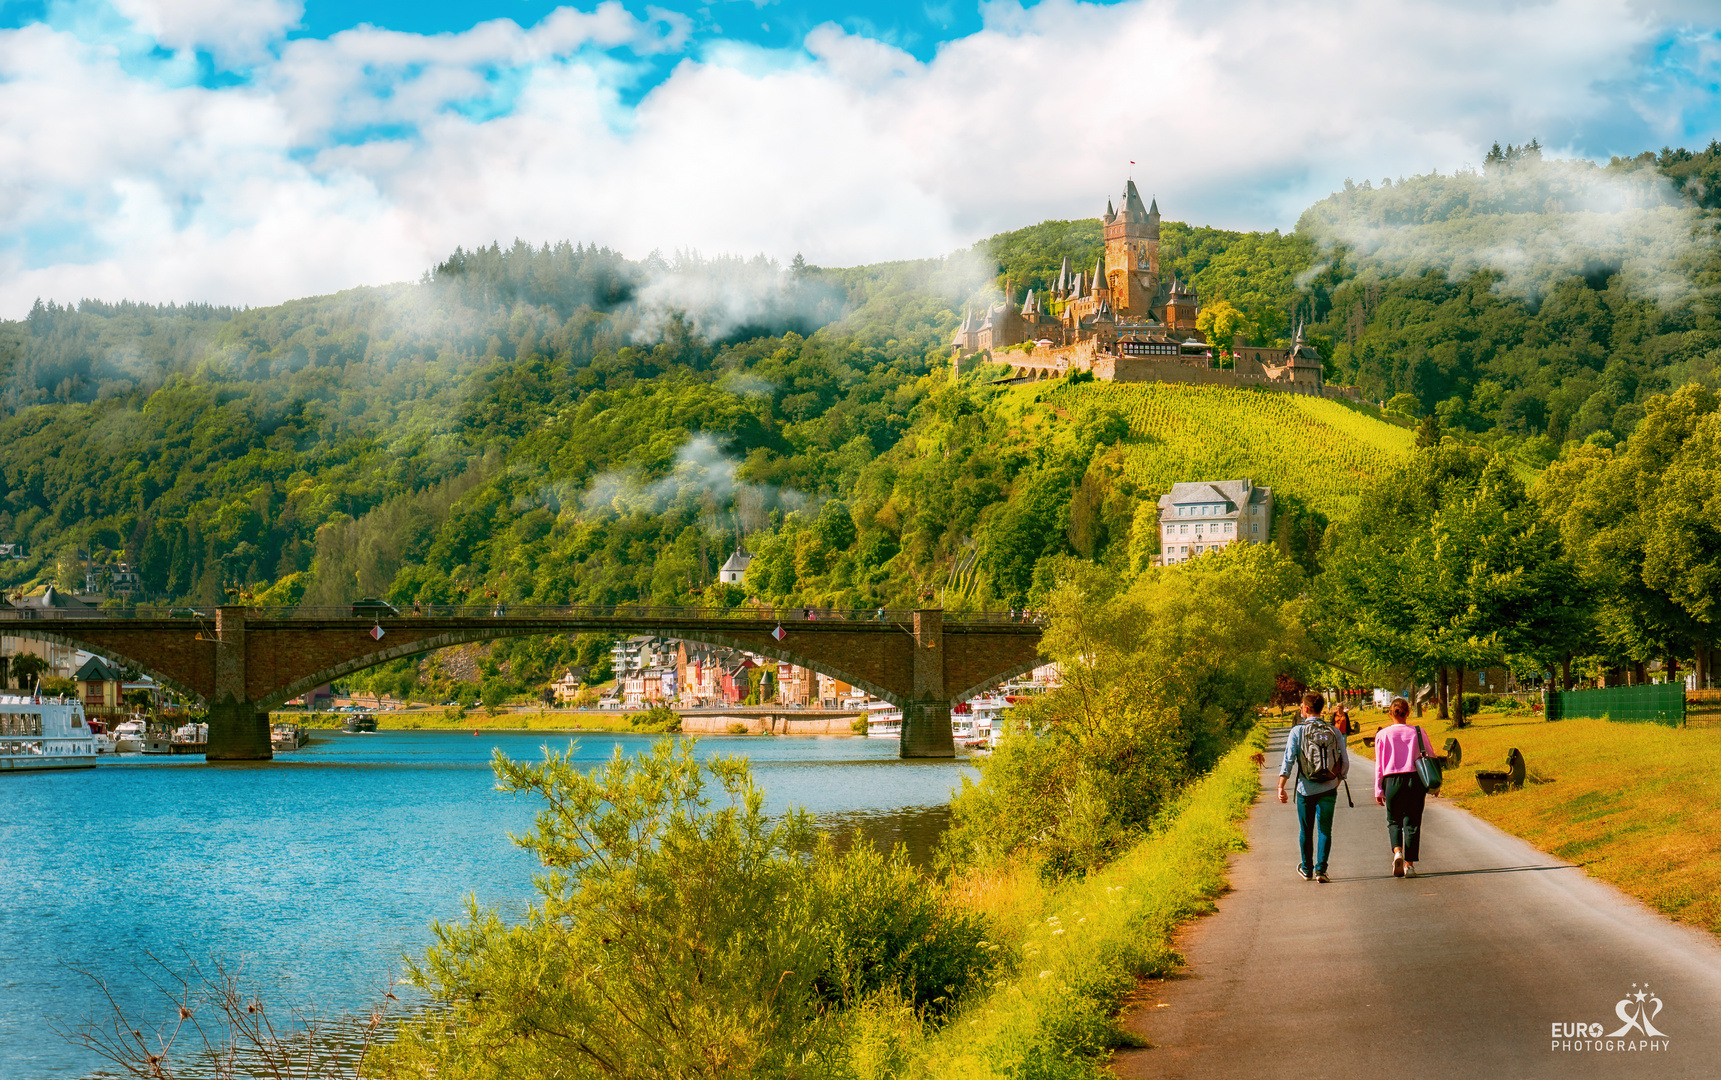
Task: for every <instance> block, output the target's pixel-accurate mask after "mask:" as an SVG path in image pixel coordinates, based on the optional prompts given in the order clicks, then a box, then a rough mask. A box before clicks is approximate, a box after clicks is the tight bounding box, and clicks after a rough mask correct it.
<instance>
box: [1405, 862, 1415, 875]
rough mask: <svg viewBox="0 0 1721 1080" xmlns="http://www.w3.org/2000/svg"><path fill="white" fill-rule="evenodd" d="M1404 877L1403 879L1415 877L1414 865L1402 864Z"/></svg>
mask: <svg viewBox="0 0 1721 1080" xmlns="http://www.w3.org/2000/svg"><path fill="white" fill-rule="evenodd" d="M1404 876H1405V877H1415V876H1416V864H1415V863H1405V864H1404Z"/></svg>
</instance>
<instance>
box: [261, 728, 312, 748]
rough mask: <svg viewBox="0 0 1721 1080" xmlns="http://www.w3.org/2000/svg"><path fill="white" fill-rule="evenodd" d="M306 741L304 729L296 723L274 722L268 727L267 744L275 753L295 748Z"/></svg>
mask: <svg viewBox="0 0 1721 1080" xmlns="http://www.w3.org/2000/svg"><path fill="white" fill-rule="evenodd" d="M308 741H309V739H308V737H307V736H306V735H305V729H304V728H302V727H300V726H299V725H298V724H275V725H274V726H272V727H270V728H269V745H270V746H271V747H272V748H273V749H274V751H275V752H276V753H277V754H279V753H281V752H283V751H286V750H297V749H298V748H299V747H301V746H304V745H305V743H306V742H308Z"/></svg>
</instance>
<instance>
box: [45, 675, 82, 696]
mask: <svg viewBox="0 0 1721 1080" xmlns="http://www.w3.org/2000/svg"><path fill="white" fill-rule="evenodd" d="M42 693H43V694H44V695H45V696H47V697H76V696H77V694H78V684H77V682H76V681H75V680H72V679H68V678H65V677H64V676H60V675H48V676H45V677H44V678H43V679H42Z"/></svg>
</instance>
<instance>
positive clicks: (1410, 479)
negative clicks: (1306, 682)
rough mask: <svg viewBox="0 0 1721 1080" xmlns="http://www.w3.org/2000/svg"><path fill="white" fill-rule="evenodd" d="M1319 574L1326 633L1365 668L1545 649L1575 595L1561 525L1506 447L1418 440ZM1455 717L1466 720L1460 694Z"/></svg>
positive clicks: (1451, 664) (1563, 630)
mask: <svg viewBox="0 0 1721 1080" xmlns="http://www.w3.org/2000/svg"><path fill="white" fill-rule="evenodd" d="M1338 533H1339V535H1338V537H1337V540H1336V542H1335V544H1334V545H1333V547H1332V554H1331V556H1330V558H1329V560H1328V562H1327V566H1326V573H1324V574H1322V575H1321V577H1320V579H1319V591H1320V595H1321V599H1322V601H1323V602H1322V603H1321V605H1320V608H1321V610H1322V611H1323V612H1325V613H1327V618H1325V619H1324V620H1323V623H1324V625H1323V627H1322V631H1323V635H1324V637H1325V639H1326V640H1327V643H1328V645H1329V647H1330V648H1331V649H1332V650H1333V652H1334V654H1335V655H1339V656H1343V657H1345V658H1348V659H1350V660H1352V661H1353V662H1355V663H1357V664H1359V665H1360V666H1362V667H1364V668H1367V669H1370V670H1386V669H1396V670H1399V671H1404V672H1408V673H1410V675H1411V676H1412V677H1413V678H1421V677H1426V676H1429V675H1436V676H1438V679H1439V685H1440V690H1441V693H1442V696H1443V701H1442V715H1445V711H1446V710H1445V706H1446V704H1447V702H1446V700H1445V699H1446V698H1447V697H1449V695H1448V694H1447V688H1448V685H1449V683H1448V679H1447V674H1448V672H1449V670H1451V669H1456V671H1457V674H1458V680H1459V683H1460V685H1462V681H1463V676H1464V673H1465V672H1466V671H1467V670H1472V669H1476V668H1479V667H1483V666H1486V665H1489V664H1496V663H1501V662H1503V661H1504V660H1505V659H1506V657H1508V656H1511V655H1526V654H1527V655H1536V656H1545V655H1546V654H1547V653H1548V651H1549V650H1550V649H1552V648H1554V647H1556V646H1557V644H1558V643H1559V642H1560V641H1563V640H1564V638H1565V636H1566V635H1569V634H1570V633H1571V628H1572V623H1573V615H1572V611H1573V606H1574V604H1577V603H1580V602H1581V601H1580V597H1579V595H1578V589H1577V586H1576V580H1575V577H1576V575H1575V573H1574V571H1573V569H1572V567H1571V565H1570V563H1569V562H1568V561H1567V560H1566V559H1565V557H1564V553H1563V551H1562V549H1561V545H1560V540H1559V536H1558V534H1557V532H1556V531H1555V530H1554V529H1553V528H1552V527H1551V526H1550V525H1549V524H1548V523H1547V522H1545V521H1544V520H1543V517H1542V513H1541V508H1540V507H1539V506H1538V505H1537V504H1536V503H1535V502H1534V501H1532V500H1530V499H1529V498H1528V496H1527V493H1526V492H1525V490H1524V488H1523V485H1522V484H1521V483H1520V482H1519V481H1518V480H1517V479H1516V477H1515V476H1514V475H1513V473H1512V469H1511V466H1510V464H1509V463H1508V462H1507V461H1506V460H1505V459H1503V458H1500V457H1494V458H1491V459H1488V458H1485V457H1484V456H1483V455H1482V453H1481V452H1480V451H1478V450H1475V449H1473V448H1469V447H1456V446H1454V447H1430V448H1426V449H1422V450H1419V451H1418V452H1417V454H1416V456H1415V457H1414V458H1413V459H1412V460H1411V462H1410V463H1409V464H1408V465H1406V466H1405V467H1404V468H1403V469H1401V470H1400V471H1399V472H1398V473H1397V474H1395V475H1392V476H1389V477H1386V478H1384V479H1382V480H1381V481H1379V482H1377V486H1376V488H1375V489H1374V490H1373V491H1371V492H1370V494H1369V496H1368V497H1367V498H1366V499H1365V504H1364V510H1363V511H1362V513H1361V514H1359V516H1358V518H1357V519H1355V520H1353V521H1352V522H1350V523H1348V524H1347V525H1346V526H1345V527H1343V528H1341V529H1339V530H1338ZM1454 719H1455V721H1456V722H1457V723H1458V724H1459V725H1460V726H1462V724H1463V722H1464V717H1463V708H1462V698H1461V697H1460V699H1459V709H1458V711H1457V714H1456V716H1455V717H1454Z"/></svg>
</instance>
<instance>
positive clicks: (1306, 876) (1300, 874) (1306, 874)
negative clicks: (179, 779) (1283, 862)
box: [1297, 866, 1309, 881]
mask: <svg viewBox="0 0 1721 1080" xmlns="http://www.w3.org/2000/svg"><path fill="white" fill-rule="evenodd" d="M1297 876H1298V877H1300V878H1302V879H1303V880H1304V881H1307V880H1309V872H1308V871H1307V870H1304V869H1303V868H1302V867H1300V866H1299V867H1297Z"/></svg>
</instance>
